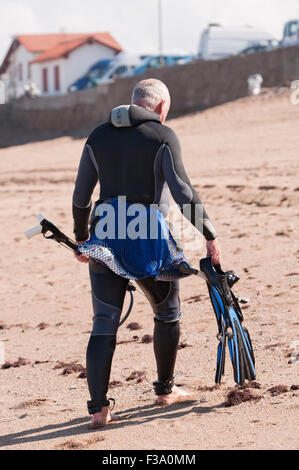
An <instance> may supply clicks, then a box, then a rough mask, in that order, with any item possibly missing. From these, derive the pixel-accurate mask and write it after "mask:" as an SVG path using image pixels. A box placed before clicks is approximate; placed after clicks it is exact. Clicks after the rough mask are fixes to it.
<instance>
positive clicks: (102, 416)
mask: <svg viewBox="0 0 299 470" xmlns="http://www.w3.org/2000/svg"><path fill="white" fill-rule="evenodd" d="M118 419H119V417H118V416H116V415H114V414H112V413H111V412H110V409H109V406H103V408H102V410H101V411H100V412H99V413H95V414H94V415H92V420H91V422H90V423H89V425H88V429H89V430H93V429H100V428H103V427H105V426H107V424H109V423H112V421H117V420H118Z"/></svg>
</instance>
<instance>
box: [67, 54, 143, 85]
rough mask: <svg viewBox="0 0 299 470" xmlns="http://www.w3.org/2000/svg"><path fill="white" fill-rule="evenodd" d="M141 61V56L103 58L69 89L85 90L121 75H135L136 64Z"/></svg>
mask: <svg viewBox="0 0 299 470" xmlns="http://www.w3.org/2000/svg"><path fill="white" fill-rule="evenodd" d="M139 62H140V57H139V56H129V55H123V54H122V55H120V57H117V58H114V59H103V60H100V61H99V62H96V63H95V64H94V65H93V66H92V67H90V69H89V70H88V72H87V73H86V74H85V75H83V77H81V78H79V79H78V80H76V81H75V82H74V83H72V84H71V85H70V86H69V88H68V91H69V93H72V92H74V91H79V90H85V89H87V88H93V87H96V86H98V85H100V84H101V83H107V82H110V81H111V80H113V78H115V77H119V76H123V77H124V76H129V75H133V70H134V68H135V66H136V65H137V64H138V63H139Z"/></svg>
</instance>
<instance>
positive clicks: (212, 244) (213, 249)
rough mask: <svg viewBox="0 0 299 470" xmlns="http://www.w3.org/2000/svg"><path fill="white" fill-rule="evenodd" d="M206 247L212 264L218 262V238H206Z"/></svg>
mask: <svg viewBox="0 0 299 470" xmlns="http://www.w3.org/2000/svg"><path fill="white" fill-rule="evenodd" d="M206 247H207V256H212V263H213V264H220V261H221V253H220V247H219V244H218V240H217V239H216V240H207V241H206Z"/></svg>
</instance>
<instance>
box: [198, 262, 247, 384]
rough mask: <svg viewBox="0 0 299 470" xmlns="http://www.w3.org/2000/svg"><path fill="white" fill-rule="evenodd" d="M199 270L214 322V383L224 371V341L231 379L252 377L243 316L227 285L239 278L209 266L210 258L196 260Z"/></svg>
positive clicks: (241, 381) (219, 268) (242, 382)
mask: <svg viewBox="0 0 299 470" xmlns="http://www.w3.org/2000/svg"><path fill="white" fill-rule="evenodd" d="M200 270H201V271H202V272H203V273H204V274H205V275H206V277H207V285H208V289H209V294H210V299H211V302H212V305H213V308H214V312H215V315H216V320H217V324H218V335H217V338H218V340H219V345H218V350H217V367H216V376H215V382H216V383H220V381H221V377H222V375H223V374H224V364H225V348H226V341H227V343H228V349H229V353H230V358H231V361H232V365H233V370H234V380H235V382H236V383H237V384H239V385H243V384H244V381H245V379H247V380H254V379H255V377H256V372H255V359H254V354H253V349H252V344H251V340H250V336H249V333H248V330H247V329H246V328H244V327H243V326H242V321H243V315H242V312H241V309H240V306H239V303H238V301H237V299H236V298H235V296H234V294H233V293H232V291H231V287H232V286H233V284H234V283H235V282H237V281H238V280H239V278H238V277H237V276H236V275H235V274H234V272H233V271H228V272H226V273H225V272H223V271H222V270H221V267H220V266H219V265H218V266H213V265H212V259H211V257H208V258H203V259H201V260H200Z"/></svg>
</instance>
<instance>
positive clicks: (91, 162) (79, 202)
mask: <svg viewBox="0 0 299 470" xmlns="http://www.w3.org/2000/svg"><path fill="white" fill-rule="evenodd" d="M98 178H99V176H98V170H97V164H96V161H95V158H94V154H93V151H92V148H91V147H90V146H89V145H85V146H84V149H83V152H82V157H81V161H80V164H79V169H78V174H77V179H76V184H75V189H74V193H73V218H74V234H75V238H76V241H78V242H80V241H84V240H87V239H88V219H89V214H90V211H91V196H92V193H93V190H94V188H95V185H96V184H97V182H98Z"/></svg>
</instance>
